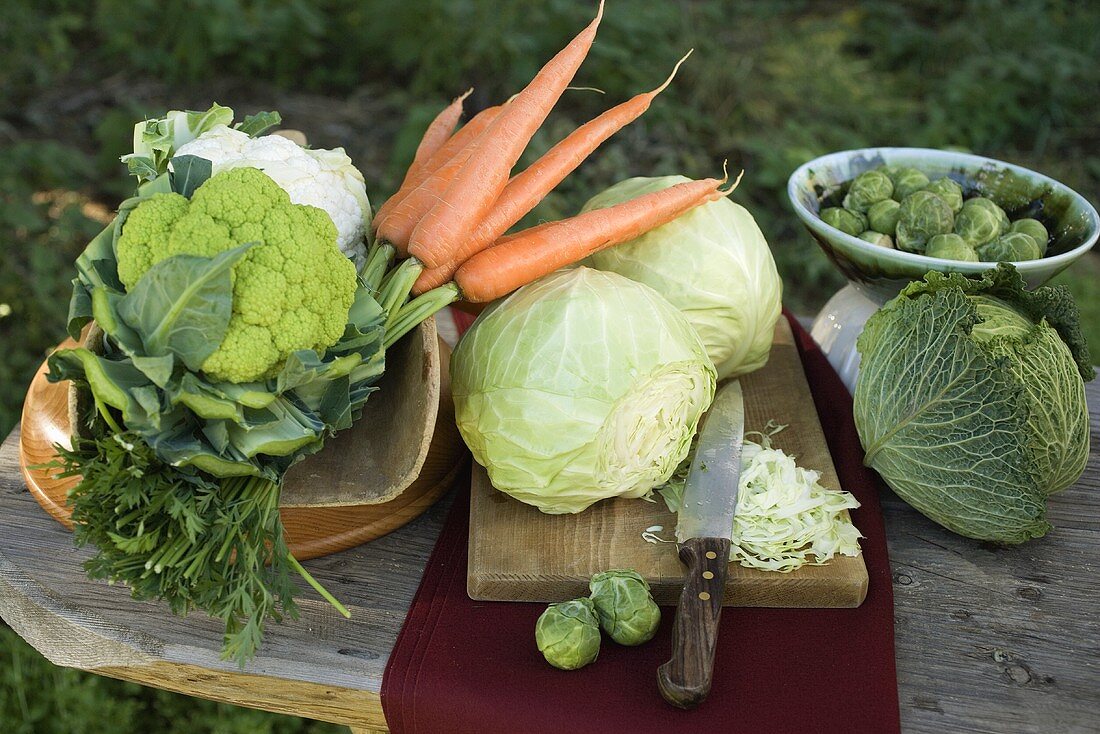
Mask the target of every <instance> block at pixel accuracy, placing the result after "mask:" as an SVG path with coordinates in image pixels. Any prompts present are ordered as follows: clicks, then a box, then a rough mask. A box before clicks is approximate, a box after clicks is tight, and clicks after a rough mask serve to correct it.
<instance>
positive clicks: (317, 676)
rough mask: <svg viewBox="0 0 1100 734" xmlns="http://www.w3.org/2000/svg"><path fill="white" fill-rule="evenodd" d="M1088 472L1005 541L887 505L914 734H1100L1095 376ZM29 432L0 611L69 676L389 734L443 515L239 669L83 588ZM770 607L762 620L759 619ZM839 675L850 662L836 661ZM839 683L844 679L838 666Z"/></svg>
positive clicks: (103, 589)
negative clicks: (392, 672)
mask: <svg viewBox="0 0 1100 734" xmlns="http://www.w3.org/2000/svg"><path fill="white" fill-rule="evenodd" d="M1088 396H1089V403H1090V405H1091V413H1092V445H1093V447H1094V451H1093V454H1092V455H1091V457H1090V461H1089V466H1088V469H1087V470H1086V472H1085V475H1084V477H1083V478H1082V479H1081V481H1080V482H1079V483H1078V484H1077V485H1076V486H1074V487H1072V488H1070V489H1068V490H1066V491H1065V492H1063V493H1061V494H1059V495H1056V496H1055V497H1054V498H1053V499H1052V500H1051V501H1050V520H1051V522H1053V524H1054V525H1055V530H1053V531H1052V532H1051V533H1050V534H1049V535H1048V536H1047V537H1046V538H1043V539H1041V540H1037V541H1034V542H1032V543H1029V544H1026V545H1024V546H1021V547H1018V548H1008V549H1006V548H997V547H994V546H993V545H989V544H983V543H978V542H974V541H970V540H966V539H964V538H960V537H958V536H956V535H952V534H951V533H949V532H947V531H946V530H943V529H942V528H940V527H938V526H937V525H935V524H933V523H932V522H931V521H929V520H926V519H925V518H924V517H922V516H921V515H919V514H918V513H917V512H916V511H915V510H912V509H911V508H909V507H908V506H907V505H905V504H904V503H903V502H901V501H900V500H899V499H897V498H896V497H894V496H893V495H889V496H887V497H886V498H884V500H885V502H884V510H885V514H886V525H887V533H888V536H889V544H890V558H891V563H892V565H893V572H894V573H893V578H894V599H895V605H896V613H895V623H896V629H897V664H898V689H899V690H898V694H899V696H900V700H901V712H902V724H903V728H904V729H905V731H907V732H937V733H939V732H944V731H950V732H962V731H965V732H990V733H993V734H1007V733H1009V732H1060V733H1069V732H1096V731H1098V730H1100V576H1098V574H1100V380H1097V381H1094V382H1092V383H1090V384H1089V385H1088ZM17 443H18V436H17V435H16V434H14V433H13V434H12V435H10V436H8V438H7V440H6V441H5V442H4V444H3V447H2V448H0V616H2V617H3V618H4V620H6V621H7V623H8V624H9V625H11V626H12V627H13V628H14V629H15V630H16V631H17V632H18V633H19V634H21V635H22V636H23V637H24V638H26V639H27V640H28V641H29V642H30V643H31V644H32V645H34V646H35V647H36V648H37V649H38V650H39V651H41V652H42V654H44V655H45V656H46V657H47V658H49V659H50V660H51V661H53V662H54V663H56V664H58V665H65V666H70V667H75V668H81V669H83V670H89V671H92V672H95V673H99V674H101V675H108V676H112V677H115V678H123V679H126V680H132V681H137V682H138V683H144V684H146V685H151V686H156V687H159V688H166V689H169V690H173V691H179V692H182V693H187V694H191V695H195V696H201V697H204V698H210V699H215V700H219V701H228V702H230V703H235V704H240V705H242V706H253V707H256V708H262V709H268V710H271V711H280V712H285V713H293V714H297V715H300V716H305V717H309V718H313V719H319V720H323V721H332V722H337V723H344V724H349V725H351V726H352V727H353V728H355V729H365V730H368V731H370V730H383V729H385V719H384V717H383V715H382V709H381V706H380V702H379V697H378V691H379V687H380V685H381V682H382V672H383V670H384V669H385V666H386V659H387V657H388V656H389V653H390V651H391V650H392V648H393V644H394V640H395V639H396V637H397V633H398V631H399V630H400V629H401V624H402V621H403V620H404V617H405V611H406V610H407V609H408V606H409V603H410V601H411V600H412V596H413V594H414V593H415V591H416V588H417V584H418V583H419V580H420V575H421V572H422V571H423V568H424V563H425V561H426V559H427V557H428V554H429V553H430V551H431V549H432V546H433V544H434V542H435V538H436V535H437V534H438V532H439V529H440V526H441V524H442V521H443V518H444V516H445V515H446V511H447V508H448V506H449V504H450V500H449V499H445V500H444V501H442V502H440V503H439V504H438V505H437V506H436V507H435V508H433V509H432V510H431V511H429V512H428V513H427V514H426V515H425V516H423V517H421V518H420V519H419V520H417V521H415V522H413V523H411V524H409V525H407V526H405V527H404V528H402V529H401V530H398V531H397V532H395V533H393V534H391V535H389V536H387V537H385V538H383V539H381V540H378V541H375V542H373V543H370V544H368V545H365V546H361V547H359V548H356V549H353V550H350V551H346V552H344V553H341V554H338V555H334V556H329V557H327V558H323V559H320V560H316V561H311V562H310V563H308V564H307V565H308V566H309V570H310V572H311V573H313V574H314V575H315V576H316V577H317V579H318V580H319V581H320V582H321V583H322V584H324V585H325V586H326V587H327V588H328V589H329V590H331V591H332V592H333V593H335V594H336V596H337V597H338V598H340V599H341V600H343V601H344V602H345V603H346V604H347V605H348V607H349V608H350V609H351V612H352V619H351V620H350V621H346V620H344V619H342V618H340V617H338V616H337V615H336V614H335V613H334V612H333V611H332V609H331V608H330V607H329V606H328V605H327V604H326V603H324V602H323V601H321V600H319V599H315V598H312V597H311V596H310V595H308V594H306V595H303V598H302V600H301V607H302V618H301V619H300V620H298V621H296V622H291V623H287V624H282V625H271V627H270V628H269V629H268V632H267V635H266V637H265V640H264V646H263V649H262V651H261V654H260V655H259V657H258V658H257V659H256V660H255V661H254V662H253V663H252V665H251V666H250V667H249V668H248V671H247V672H245V673H242V672H240V671H239V670H238V669H237V668H236V667H235V666H234V665H232V664H228V663H224V662H221V661H220V660H219V659H218V648H219V644H220V636H219V635H220V630H219V626H218V624H217V623H215V622H212V621H210V620H209V619H205V618H204V617H202V616H201V615H197V616H193V617H190V618H188V619H178V618H175V617H173V616H171V615H170V614H168V613H167V611H166V610H165V608H164V607H163V606H161V605H159V604H155V603H141V602H135V601H133V600H132V599H130V597H129V594H128V593H127V591H126V589H124V588H119V587H112V586H107V585H106V584H103V583H98V582H91V581H88V580H87V579H86V578H85V577H84V574H83V573H82V571H81V568H80V566H81V562H82V561H83V560H84V559H85V558H87V557H88V556H89V552H88V551H86V550H77V549H75V548H73V545H72V538H71V536H70V534H69V533H68V532H66V531H65V530H64V529H62V527H61V526H60V525H58V524H57V523H56V522H54V521H53V520H52V519H51V518H50V517H49V516H47V515H46V513H44V512H43V511H41V510H40V509H39V507H38V505H37V504H36V503H35V502H34V500H33V499H31V496H30V495H29V494H28V493H27V491H26V490H25V489H24V487H23V482H22V479H21V477H20V474H19V467H18V462H17V455H16V449H17ZM760 613H761V614H767V613H768V612H767V610H761V611H760ZM838 665H841V666H842V665H843V661H838ZM840 674H843V673H842V671H841V673H840Z"/></svg>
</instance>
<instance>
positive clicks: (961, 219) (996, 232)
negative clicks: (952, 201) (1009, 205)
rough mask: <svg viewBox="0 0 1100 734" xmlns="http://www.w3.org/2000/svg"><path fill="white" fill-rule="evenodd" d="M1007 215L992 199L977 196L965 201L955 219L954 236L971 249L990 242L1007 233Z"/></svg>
mask: <svg viewBox="0 0 1100 734" xmlns="http://www.w3.org/2000/svg"><path fill="white" fill-rule="evenodd" d="M1008 227H1009V223H1008V215H1006V214H1005V212H1004V209H1001V207H999V206H997V205H996V204H995V203H994V202H993V200H992V199H986V198H984V197H981V196H978V197H975V198H973V199H967V200H966V202H964V203H963V208H962V209H961V210H959V216H957V217H956V218H955V234H959V235H962V238H963V239H964V240H966V241H967V242H969V243H970V245H971V246H972V247H978V246H979V245H984V244H985V243H987V242H992V241H993V240H995V239H997V238H998V237H1000V236H1001V235H1003V234H1004V233H1005V232H1007V231H1008Z"/></svg>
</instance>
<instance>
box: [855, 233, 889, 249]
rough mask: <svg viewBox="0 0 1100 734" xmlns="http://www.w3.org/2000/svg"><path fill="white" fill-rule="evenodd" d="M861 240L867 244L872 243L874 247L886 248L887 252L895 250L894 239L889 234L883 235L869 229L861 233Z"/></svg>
mask: <svg viewBox="0 0 1100 734" xmlns="http://www.w3.org/2000/svg"><path fill="white" fill-rule="evenodd" d="M859 238H860V239H861V240H864V241H866V242H870V243H871V244H872V245H878V246H879V247H885V248H886V249H887V250H892V249H894V238H893V237H891V236H890V235H888V234H883V233H882V232H875V231H874V230H871V229H869V230H867V231H866V232H860V233H859Z"/></svg>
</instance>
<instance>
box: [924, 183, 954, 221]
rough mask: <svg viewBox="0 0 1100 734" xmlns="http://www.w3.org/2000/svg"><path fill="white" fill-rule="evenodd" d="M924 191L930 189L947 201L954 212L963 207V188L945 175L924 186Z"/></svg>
mask: <svg viewBox="0 0 1100 734" xmlns="http://www.w3.org/2000/svg"><path fill="white" fill-rule="evenodd" d="M924 191H930V192H932V193H933V194H935V195H936V196H938V197H940V198H941V199H943V200H944V201H946V202H947V205H948V206H949V207H951V213H952V214H958V213H959V210H960V209H962V208H963V188H962V186H959V184H958V183H956V182H955V181H952V180H951V179H949V178H947V177H946V176H944V177H943V178H937V179H936V180H935V181H933V182H932V183H930V184H928V185H927V186H925V187H924Z"/></svg>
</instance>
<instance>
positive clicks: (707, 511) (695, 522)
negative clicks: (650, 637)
mask: <svg viewBox="0 0 1100 734" xmlns="http://www.w3.org/2000/svg"><path fill="white" fill-rule="evenodd" d="M744 436H745V400H744V397H743V396H742V393H741V383H740V382H738V381H736V380H734V381H733V382H730V383H727V384H726V385H725V386H724V387H722V388H721V389H720V390H719V391H718V395H717V396H715V398H714V402H713V403H712V404H711V406H710V410H709V411H707V414H706V416H705V417H704V419H703V425H702V427H701V428H700V429H699V441H698V443H697V445H696V448H695V456H694V458H693V459H692V461H691V467H690V468H689V469H688V476H687V483H686V484H685V486H684V497H683V501H682V502H681V504H680V512H679V516H678V519H677V524H676V537H677V539H678V540H679V541H680V560H681V561H682V562H683V563H684V565H685V566H687V574H686V575H685V577H684V590H683V591H682V592H681V593H680V605H679V606H678V607H677V609H676V622H675V625H674V626H673V628H672V658H671V659H670V660H669V661H668V662H667V663H665V664H664V665H662V666H661V667H660V668H658V669H657V685H658V687H659V688H660V689H661V695H662V696H664V698H665V700H666V701H668V702H669V703H671V704H672V705H673V706H679V707H680V708H694V707H695V706H698V705H699V704H700V703H701V702H702V701H703V699H705V698H706V697H707V694H708V693H709V692H710V684H711V677H712V673H713V670H714V649H715V643H716V642H717V640H718V620H719V618H720V617H721V615H722V598H723V597H724V595H725V589H726V570H727V567H728V565H729V559H730V535H731V534H732V532H733V516H734V513H735V512H736V510H737V484H738V482H739V481H740V478H741V443H742V441H743V439H744Z"/></svg>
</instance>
